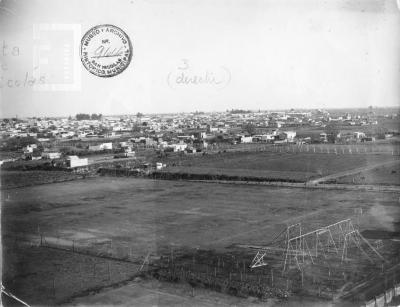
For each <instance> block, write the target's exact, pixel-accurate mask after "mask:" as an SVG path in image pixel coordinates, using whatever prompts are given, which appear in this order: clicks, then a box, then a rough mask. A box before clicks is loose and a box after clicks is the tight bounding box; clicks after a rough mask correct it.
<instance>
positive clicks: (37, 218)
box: [2, 177, 400, 305]
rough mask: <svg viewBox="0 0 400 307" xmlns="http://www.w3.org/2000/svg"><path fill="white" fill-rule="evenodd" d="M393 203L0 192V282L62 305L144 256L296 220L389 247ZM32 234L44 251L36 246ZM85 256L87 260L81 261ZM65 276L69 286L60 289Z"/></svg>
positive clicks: (307, 196) (114, 186)
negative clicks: (350, 225) (354, 227)
mask: <svg viewBox="0 0 400 307" xmlns="http://www.w3.org/2000/svg"><path fill="white" fill-rule="evenodd" d="M398 197H399V195H398V194H397V193H378V192H357V191H340V192H338V191H330V190H329V191H328V190H326V191H323V192H321V191H320V190H308V189H297V188H272V187H263V186H245V185H243V186H237V185H224V184H207V183H194V182H179V181H165V180H163V181H157V180H148V179H132V178H107V177H100V178H89V179H85V180H79V181H71V182H64V183H54V184H45V185H40V186H33V187H26V188H19V189H9V190H5V191H2V236H3V246H4V255H3V257H4V260H5V263H4V265H3V268H4V272H3V281H4V284H5V286H6V288H7V289H9V290H10V291H11V292H13V293H14V294H16V295H17V296H20V297H21V298H22V299H24V300H26V301H28V302H33V303H36V304H50V305H52V304H54V303H62V302H65V301H66V300H67V301H68V298H71V297H72V298H73V297H75V296H79V295H86V294H88V293H89V292H90V291H100V290H99V289H101V288H102V287H104V286H112V285H118V287H119V283H120V282H123V281H125V282H127V281H129V280H132V278H134V276H135V274H136V271H137V270H138V266H140V264H141V262H142V261H143V259H144V258H145V257H146V255H147V254H149V253H150V254H151V257H152V258H154V259H156V258H157V257H159V256H162V255H170V254H171V252H172V253H173V252H174V251H176V252H178V251H179V250H181V249H184V248H190V249H203V250H212V251H214V252H217V253H224V252H226V251H227V250H228V251H229V250H231V249H232V246H234V245H235V244H256V245H257V244H258V245H260V244H261V245H262V244H265V243H267V242H269V241H270V240H271V239H272V238H274V236H275V235H276V234H277V233H279V232H280V231H282V230H283V229H284V228H285V227H286V226H287V225H289V224H293V223H295V222H297V221H301V222H303V223H304V225H305V231H306V230H307V229H315V228H317V227H320V226H323V225H328V224H331V223H334V222H336V221H338V220H341V219H344V218H349V217H354V219H355V223H357V224H358V223H359V224H360V230H361V231H364V232H365V231H366V233H365V236H366V237H367V238H369V237H370V238H372V239H373V240H379V239H383V240H386V241H385V242H389V243H390V242H392V241H391V240H393V239H397V240H398V239H399V230H400V223H399V220H398V218H397V217H398V216H400V209H399V206H398V200H399V198H398ZM360 212H362V214H360ZM356 213H357V214H356ZM41 236H42V237H43V238H44V240H46V242H47V243H46V244H44V245H46V247H38V246H37V245H38V240H39V241H40V237H41ZM20 242H25V243H24V244H22V245H21V244H20ZM389 243H388V245H390V244H392V243H390V244H389ZM52 244H53V245H54V246H56V247H58V248H60V247H65V248H66V249H68V251H61V250H59V249H57V250H54V249H52V248H50V247H51V246H52ZM385 244H386V243H385ZM30 245H34V246H33V247H31V246H30ZM49 246H50V247H49ZM105 246H107V247H105ZM71 247H72V248H74V247H75V253H71ZM91 249H92V250H95V251H96V253H95V255H84V251H85V252H87V251H88V250H91ZM79 250H80V251H81V252H82V254H80V253H77V251H79ZM110 250H111V251H113V252H112V253H111V254H109V252H110ZM252 253H253V252H248V251H246V254H249V255H250V254H252ZM16 255H18V256H16ZM115 255H117V256H118V255H119V256H118V257H117V258H119V259H124V258H126V259H128V260H130V261H128V262H116V263H115V262H113V261H114V260H110V261H111V262H112V264H111V268H110V270H109V269H108V268H109V265H108V264H107V263H108V262H109V260H107V257H106V256H112V257H114V256H115ZM87 259H91V260H87ZM93 259H94V260H93ZM80 263H81V264H80ZM124 263H125V264H126V267H125V266H124ZM94 264H95V265H94ZM277 265H278V266H279V265H280V264H279V263H278V264H277ZM80 266H81V267H80ZM79 271H80V272H84V273H78V272H79ZM73 272H75V273H73ZM65 274H68V275H69V274H71V279H70V281H69V283H70V284H71V283H73V284H74V287H71V286H69V284H68V282H65V284H64V283H62V282H61V286H60V281H59V278H61V279H62V276H66V275H65ZM52 276H55V278H54V279H52ZM96 276H97V277H96ZM53 280H55V285H53ZM93 289H94V290H93ZM96 289H97V290H96ZM146 291H147V290H146ZM43 293H46V294H43ZM210 293H213V292H210ZM114 299H115V301H113V303H115V304H118V303H120V301H118V297H116V298H114ZM132 299H134V295H132ZM82 300H83V302H84V299H83V298H82ZM82 300H81V301H80V302H81V303H82ZM88 300H90V297H89V298H88ZM87 302H88V303H89V301H87ZM69 303H71V301H69ZM226 303H227V302H226ZM264 303H266V302H264ZM278 303H279V304H283V302H282V301H280V302H278ZM193 304H195V301H193ZM279 304H278V305H279ZM171 305H174V304H173V303H171ZM183 305H185V304H183Z"/></svg>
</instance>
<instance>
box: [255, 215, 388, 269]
mask: <svg viewBox="0 0 400 307" xmlns="http://www.w3.org/2000/svg"><path fill="white" fill-rule="evenodd" d="M282 237H284V240H280V241H279V238H282ZM282 241H284V245H285V246H284V247H283V248H282V247H281V248H279V246H282ZM352 247H356V248H358V249H359V250H361V252H362V253H363V254H364V255H365V256H366V257H367V258H368V259H369V260H370V261H372V262H373V261H374V257H375V256H376V257H378V258H379V259H381V260H383V261H384V258H383V257H382V256H381V255H380V253H379V252H378V251H377V250H376V249H375V248H374V247H373V246H372V245H371V244H370V243H369V242H368V241H367V240H366V239H365V238H364V237H363V236H362V235H361V234H360V232H359V231H358V230H357V229H355V228H354V226H353V223H352V222H351V219H345V220H341V221H339V222H336V223H334V224H331V225H328V226H325V227H321V228H318V229H315V230H313V231H310V232H307V233H302V227H301V224H300V223H297V224H293V225H290V226H288V227H287V228H286V229H285V230H284V231H282V232H281V233H280V234H278V235H277V236H276V237H275V239H274V240H273V241H272V242H271V243H270V244H269V245H268V246H265V247H263V248H261V249H260V250H258V252H257V254H256V256H255V257H254V259H253V261H252V263H251V266H250V267H251V268H257V267H260V266H265V265H267V264H268V263H267V262H266V261H265V256H266V255H267V254H268V253H271V252H276V251H284V263H283V272H284V271H286V270H287V269H288V268H289V267H290V265H291V264H292V263H294V264H295V265H296V266H297V268H298V269H299V270H300V271H302V267H303V266H304V265H305V264H307V263H310V262H311V263H313V264H314V263H315V262H316V261H317V259H318V258H319V257H324V258H327V256H328V255H329V254H330V255H338V256H341V260H342V261H345V260H346V259H347V254H348V251H349V249H350V248H352Z"/></svg>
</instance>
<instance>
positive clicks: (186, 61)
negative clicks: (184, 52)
mask: <svg viewBox="0 0 400 307" xmlns="http://www.w3.org/2000/svg"><path fill="white" fill-rule="evenodd" d="M182 62H183V64H184V65H185V66H184V67H178V69H182V70H185V69H188V68H189V60H186V59H182Z"/></svg>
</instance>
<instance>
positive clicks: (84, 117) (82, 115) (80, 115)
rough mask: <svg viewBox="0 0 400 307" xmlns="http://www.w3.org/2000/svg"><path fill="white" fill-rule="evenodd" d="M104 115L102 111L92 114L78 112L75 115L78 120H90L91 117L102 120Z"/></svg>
mask: <svg viewBox="0 0 400 307" xmlns="http://www.w3.org/2000/svg"><path fill="white" fill-rule="evenodd" d="M102 117H103V115H102V114H100V113H99V114H96V113H93V114H92V115H90V114H85V113H78V114H76V116H75V118H76V120H89V119H92V120H100V119H101V118H102Z"/></svg>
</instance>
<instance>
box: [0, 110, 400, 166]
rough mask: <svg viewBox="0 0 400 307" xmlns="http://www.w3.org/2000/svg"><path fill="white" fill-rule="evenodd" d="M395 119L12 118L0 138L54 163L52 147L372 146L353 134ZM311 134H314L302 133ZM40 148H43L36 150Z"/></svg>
mask: <svg viewBox="0 0 400 307" xmlns="http://www.w3.org/2000/svg"><path fill="white" fill-rule="evenodd" d="M393 116H395V117H396V118H397V114H393V113H391V114H390V113H389V114H385V115H379V116H378V115H376V114H375V113H374V112H372V111H371V110H370V109H369V110H364V111H362V112H353V113H350V112H335V113H332V112H331V113H330V112H328V111H325V110H313V111H302V110H300V111H296V110H293V109H292V110H289V111H276V112H272V111H268V112H267V111H258V112H250V111H245V110H231V111H229V110H228V111H226V112H218V113H216V112H214V113H204V112H194V113H178V114H153V115H143V114H140V113H138V114H136V115H122V116H101V117H99V118H97V119H94V120H92V119H84V120H78V119H76V118H72V117H69V118H27V119H18V118H13V119H3V120H2V121H1V122H0V135H1V137H2V145H1V146H2V147H1V148H2V150H10V148H7V146H8V145H9V141H10V140H13V139H18V140H19V139H29V140H32V143H28V144H24V146H23V148H20V149H18V150H20V151H21V153H23V154H24V155H26V156H28V157H30V158H31V159H42V158H44V159H58V158H60V157H61V152H59V151H57V150H54V148H60V147H62V146H64V145H65V144H69V143H71V142H82V143H81V151H82V150H83V151H86V152H88V153H92V152H104V151H113V150H114V151H115V150H118V151H119V152H120V153H121V152H122V153H123V154H124V155H125V156H134V150H133V149H134V148H135V146H138V145H141V146H147V147H152V148H156V149H161V150H164V151H174V152H178V151H187V152H196V151H202V150H205V149H207V148H208V147H209V146H212V145H213V144H215V143H223V142H225V143H230V144H232V145H234V144H238V143H254V142H265V143H275V144H279V143H295V142H310V143H311V142H329V141H330V137H329V136H330V134H335V135H334V139H339V138H345V139H346V140H347V141H348V140H349V139H351V140H356V141H373V140H374V137H375V136H374V135H367V134H366V133H364V132H361V131H355V130H354V129H357V127H361V126H366V125H369V126H374V125H377V124H378V121H379V118H380V117H381V118H388V117H391V118H393ZM329 126H336V127H342V128H343V127H345V128H346V127H353V129H350V130H349V129H347V128H346V129H347V130H348V131H350V132H345V133H343V132H341V131H339V130H335V131H331V132H330V131H328V129H327V127H329ZM346 129H345V130H346ZM313 130H315V131H317V133H312V132H310V133H309V134H307V132H304V131H313ZM325 130H326V131H325ZM360 130H361V129H360ZM321 131H322V132H321ZM11 143H12V142H11ZM38 144H39V145H42V146H39V147H40V148H38ZM82 144H83V146H82ZM8 147H9V146H8ZM39 149H41V150H39ZM39 151H40V152H39ZM38 152H39V153H38ZM72 156H73V155H72ZM74 159H75V160H74ZM69 160H70V161H72V162H70V164H71V165H74V164H75V163H78V164H79V163H84V161H78V162H76V161H77V160H76V158H71V159H69Z"/></svg>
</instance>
